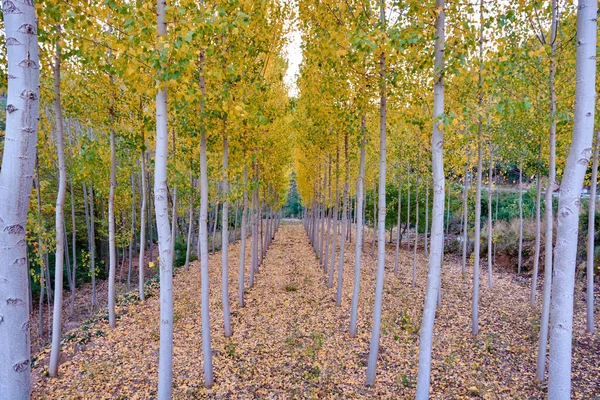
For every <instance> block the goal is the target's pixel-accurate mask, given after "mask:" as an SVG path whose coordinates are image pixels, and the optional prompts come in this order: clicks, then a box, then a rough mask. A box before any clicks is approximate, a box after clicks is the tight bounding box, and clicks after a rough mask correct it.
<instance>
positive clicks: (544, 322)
mask: <svg viewBox="0 0 600 400" xmlns="http://www.w3.org/2000/svg"><path fill="white" fill-rule="evenodd" d="M557 31H558V1H557V0H552V26H551V33H550V36H551V37H550V39H551V40H552V53H551V55H550V75H549V88H550V138H549V145H550V150H549V153H550V157H549V162H548V164H549V165H548V185H547V187H546V193H545V196H544V197H545V198H544V204H545V208H546V232H545V243H544V247H545V248H544V259H545V260H544V293H543V298H542V314H541V315H540V335H539V339H538V354H537V368H536V377H537V379H539V380H540V381H543V380H544V377H545V372H546V348H547V345H548V325H549V321H550V291H551V289H552V257H553V253H554V252H553V237H552V236H553V233H552V231H553V224H554V216H553V213H554V208H553V205H552V203H553V200H552V194H553V193H554V191H555V190H556V189H557V184H556V120H555V116H556V89H555V88H554V77H555V75H556V59H555V56H556V38H557ZM563 180H564V178H563Z"/></svg>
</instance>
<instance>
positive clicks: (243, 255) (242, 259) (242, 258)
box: [238, 167, 248, 307]
mask: <svg viewBox="0 0 600 400" xmlns="http://www.w3.org/2000/svg"><path fill="white" fill-rule="evenodd" d="M247 186H248V167H244V199H243V204H242V228H241V229H242V237H241V241H242V243H241V246H240V274H239V283H238V292H239V293H238V295H239V305H240V307H244V269H245V261H246V221H247V219H248V217H247V215H246V214H247V212H248V187H247Z"/></svg>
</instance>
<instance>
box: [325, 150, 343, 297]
mask: <svg viewBox="0 0 600 400" xmlns="http://www.w3.org/2000/svg"><path fill="white" fill-rule="evenodd" d="M339 168H340V155H339V151H338V152H337V154H336V160H335V203H333V237H332V238H331V257H330V266H329V279H328V280H327V287H328V288H332V287H333V271H334V269H335V253H336V250H337V243H336V241H337V236H338V230H337V219H338V204H339V202H340V194H339V180H340V174H339Z"/></svg>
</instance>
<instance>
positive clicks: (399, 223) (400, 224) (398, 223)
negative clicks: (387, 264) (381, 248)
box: [394, 172, 402, 274]
mask: <svg viewBox="0 0 600 400" xmlns="http://www.w3.org/2000/svg"><path fill="white" fill-rule="evenodd" d="M401 217H402V178H401V175H400V173H399V172H398V216H397V218H396V222H397V225H398V232H396V258H395V261H394V274H397V273H398V258H399V253H400V237H401V236H402V223H401V221H400V219H401Z"/></svg>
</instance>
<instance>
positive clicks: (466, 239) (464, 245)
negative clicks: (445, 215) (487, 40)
mask: <svg viewBox="0 0 600 400" xmlns="http://www.w3.org/2000/svg"><path fill="white" fill-rule="evenodd" d="M468 173H469V167H468V165H467V166H465V178H464V186H463V238H462V242H463V243H462V274H463V275H465V274H466V273H467V245H468V243H469V229H468V228H469V227H468V223H469V219H468V216H469V214H468V202H467V200H468V198H469V188H468V180H467V175H468Z"/></svg>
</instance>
